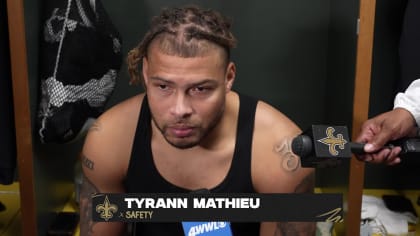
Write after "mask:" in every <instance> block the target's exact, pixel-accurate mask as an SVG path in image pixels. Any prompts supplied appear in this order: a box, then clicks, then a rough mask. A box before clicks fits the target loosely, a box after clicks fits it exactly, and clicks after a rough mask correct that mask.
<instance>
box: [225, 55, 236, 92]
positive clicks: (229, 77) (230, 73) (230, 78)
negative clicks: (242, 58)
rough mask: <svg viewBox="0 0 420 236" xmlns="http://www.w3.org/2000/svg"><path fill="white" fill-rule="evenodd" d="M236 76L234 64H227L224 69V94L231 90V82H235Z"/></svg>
mask: <svg viewBox="0 0 420 236" xmlns="http://www.w3.org/2000/svg"><path fill="white" fill-rule="evenodd" d="M235 76H236V66H235V63H233V62H229V64H228V66H227V69H226V77H225V89H226V92H229V91H230V90H231V89H232V86H233V82H234V81H235Z"/></svg>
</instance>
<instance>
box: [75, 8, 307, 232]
mask: <svg viewBox="0 0 420 236" xmlns="http://www.w3.org/2000/svg"><path fill="white" fill-rule="evenodd" d="M235 44H236V40H235V38H234V36H233V34H232V33H231V31H230V24H229V22H228V21H226V19H225V18H224V17H223V16H222V15H220V13H218V12H215V11H213V10H203V9H200V8H198V7H194V6H186V7H181V8H171V9H165V10H163V11H162V12H161V14H160V15H159V16H157V17H155V18H153V20H152V25H151V28H150V30H149V31H148V32H147V33H146V35H145V37H144V38H143V40H142V41H141V42H140V44H139V45H138V46H137V47H136V48H134V49H133V50H131V51H130V52H129V55H128V60H127V62H128V67H129V72H130V75H131V77H132V82H133V83H137V82H139V83H142V84H143V85H144V87H145V90H146V93H144V94H139V95H137V96H135V97H133V98H130V99H128V100H126V101H124V102H122V103H120V104H118V105H116V106H115V107H113V108H111V109H110V110H108V111H107V112H105V113H104V114H103V115H102V116H101V117H99V119H98V120H97V121H96V123H95V124H94V125H93V127H92V128H91V130H90V131H89V133H88V135H87V137H86V141H85V145H84V148H83V156H82V163H83V173H84V181H83V184H82V190H81V196H80V216H81V221H80V223H81V224H80V231H81V235H122V234H124V232H125V231H126V228H127V227H126V225H125V224H124V223H121V222H113V223H109V222H106V223H105V222H101V223H96V222H93V221H92V216H91V211H92V206H91V201H90V196H91V194H94V193H187V192H191V191H194V190H197V189H207V190H209V191H210V193H255V192H257V193H307V192H312V191H313V188H314V170H313V169H311V168H301V166H300V161H299V158H298V157H297V156H296V155H294V154H293V153H292V152H291V151H290V150H291V149H290V145H291V140H292V139H293V137H295V136H296V135H297V134H299V133H300V132H301V131H300V129H299V128H298V127H297V126H296V125H295V124H294V123H293V122H292V121H291V120H289V119H288V118H287V117H286V116H284V115H283V114H282V113H281V112H279V111H278V110H276V109H275V108H273V107H272V106H270V105H268V104H267V103H264V102H262V101H257V100H255V99H253V98H251V97H248V96H245V95H241V94H238V93H236V92H234V91H232V90H231V87H232V84H233V81H234V79H235V74H236V67H235V64H234V63H233V62H231V61H230V49H231V48H233V47H234V46H235ZM140 65H141V67H142V70H141V73H140V72H139V70H138V68H139V66H140ZM116 127H118V129H116ZM130 229H131V230H130V231H131V233H133V234H135V235H158V236H165V235H184V233H183V230H182V227H181V224H180V223H175V222H174V223H138V224H135V225H134V227H130ZM231 229H232V234H233V235H235V236H236V235H263V236H265V235H270V236H271V235H314V233H315V224H313V223H305V222H302V223H298V222H291V223H289V222H277V223H276V222H262V223H256V222H253V223H234V222H232V223H231Z"/></svg>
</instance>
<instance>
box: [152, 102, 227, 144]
mask: <svg viewBox="0 0 420 236" xmlns="http://www.w3.org/2000/svg"><path fill="white" fill-rule="evenodd" d="M223 111H224V110H223V109H222V110H221V111H220V112H219V114H217V116H216V117H215V118H214V119H213V120H212V121H211V122H210V124H209V126H208V128H207V129H203V128H201V127H199V128H197V127H195V128H194V129H195V130H198V132H197V133H198V138H197V139H195V140H191V141H188V138H185V139H183V138H181V141H179V142H176V143H175V142H173V141H172V140H170V139H169V138H168V136H167V135H166V130H167V128H168V126H167V125H164V126H163V127H161V126H159V124H158V123H157V122H156V119H155V118H154V116H153V115H152V121H153V123H154V124H155V126H156V127H157V128H158V129H159V131H160V133H161V134H162V136H163V137H164V138H165V140H166V142H168V143H169V144H170V145H172V146H173V147H175V148H179V149H188V148H192V147H195V146H197V145H198V144H199V143H200V142H201V141H202V140H203V139H205V138H206V137H207V136H208V135H209V133H210V132H211V131H212V130H213V129H214V127H216V126H217V124H218V123H219V121H220V120H221V119H222V115H223ZM183 123H184V121H182V120H181V121H178V122H176V124H183Z"/></svg>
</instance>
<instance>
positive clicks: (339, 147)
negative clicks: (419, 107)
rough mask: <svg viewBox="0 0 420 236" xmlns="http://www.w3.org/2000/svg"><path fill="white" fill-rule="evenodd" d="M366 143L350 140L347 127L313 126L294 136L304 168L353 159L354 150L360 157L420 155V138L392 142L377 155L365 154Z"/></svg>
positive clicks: (294, 144) (294, 150)
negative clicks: (391, 154)
mask: <svg viewBox="0 0 420 236" xmlns="http://www.w3.org/2000/svg"><path fill="white" fill-rule="evenodd" d="M366 145H367V144H364V143H357V142H350V140H349V137H348V131H347V127H345V126H327V125H312V127H311V129H309V130H307V131H305V132H304V133H303V134H301V135H299V136H297V137H295V138H294V139H293V141H292V151H293V152H294V153H295V154H296V155H298V156H300V158H301V165H302V167H318V168H322V167H328V166H336V165H337V164H339V163H340V162H341V161H342V160H345V159H349V158H351V156H352V153H353V154H356V155H357V156H358V157H360V156H363V155H383V153H385V154H386V153H393V152H395V153H396V155H400V156H402V157H406V156H407V157H408V156H419V158H420V138H410V139H399V140H396V141H393V142H392V143H388V144H386V145H384V146H383V147H382V148H381V149H380V151H378V152H377V153H376V154H369V153H366ZM394 155H395V154H394Z"/></svg>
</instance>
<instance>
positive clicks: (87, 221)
mask: <svg viewBox="0 0 420 236" xmlns="http://www.w3.org/2000/svg"><path fill="white" fill-rule="evenodd" d="M98 192H99V190H98V188H97V187H96V186H95V185H94V184H93V183H92V182H91V181H90V180H89V179H88V178H87V177H86V176H85V175H83V183H82V186H81V190H80V235H92V234H93V226H94V224H95V222H93V221H92V198H91V196H92V194H95V193H98Z"/></svg>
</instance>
